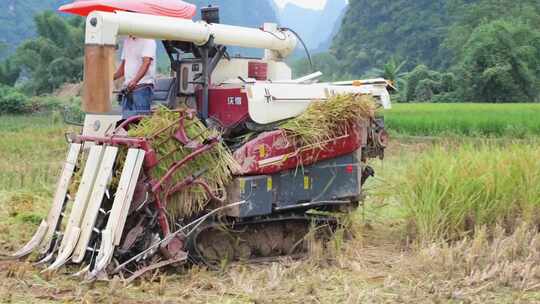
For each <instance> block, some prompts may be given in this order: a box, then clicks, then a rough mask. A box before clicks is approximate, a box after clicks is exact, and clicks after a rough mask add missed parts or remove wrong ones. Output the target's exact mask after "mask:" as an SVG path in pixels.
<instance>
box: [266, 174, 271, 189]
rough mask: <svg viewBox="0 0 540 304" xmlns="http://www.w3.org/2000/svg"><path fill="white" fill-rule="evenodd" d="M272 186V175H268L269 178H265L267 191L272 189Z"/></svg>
mask: <svg viewBox="0 0 540 304" xmlns="http://www.w3.org/2000/svg"><path fill="white" fill-rule="evenodd" d="M272 188H273V185H272V177H269V178H268V179H267V180H266V190H267V191H272Z"/></svg>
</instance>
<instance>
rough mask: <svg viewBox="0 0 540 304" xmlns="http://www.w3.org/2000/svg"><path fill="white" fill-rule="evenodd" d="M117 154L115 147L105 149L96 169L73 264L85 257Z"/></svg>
mask: <svg viewBox="0 0 540 304" xmlns="http://www.w3.org/2000/svg"><path fill="white" fill-rule="evenodd" d="M117 154H118V148H117V147H106V149H105V154H104V155H103V160H102V161H101V163H100V166H99V169H98V173H97V176H96V180H95V183H94V187H93V190H92V194H91V195H90V200H89V201H88V206H87V208H86V212H85V214H84V218H83V221H82V226H81V228H80V229H81V231H80V236H79V240H78V242H77V246H76V247H75V251H74V252H73V256H72V259H71V260H72V261H73V262H74V263H81V262H82V261H83V259H84V257H85V255H86V248H87V247H88V244H89V242H90V238H91V236H92V232H93V229H94V225H95V223H96V219H97V216H98V212H99V209H100V208H101V204H102V202H103V197H104V195H105V191H106V190H107V186H108V184H109V182H110V180H111V177H112V173H113V167H114V162H115V160H116V155H117Z"/></svg>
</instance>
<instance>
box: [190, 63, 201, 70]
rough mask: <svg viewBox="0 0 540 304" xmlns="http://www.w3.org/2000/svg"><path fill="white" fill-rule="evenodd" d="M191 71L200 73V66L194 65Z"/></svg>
mask: <svg viewBox="0 0 540 304" xmlns="http://www.w3.org/2000/svg"><path fill="white" fill-rule="evenodd" d="M191 71H192V72H198V71H199V65H198V64H194V65H192V66H191Z"/></svg>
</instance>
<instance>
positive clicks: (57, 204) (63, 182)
mask: <svg viewBox="0 0 540 304" xmlns="http://www.w3.org/2000/svg"><path fill="white" fill-rule="evenodd" d="M81 147H82V146H81V144H75V143H72V144H71V145H70V147H69V152H68V155H67V158H66V161H65V162H64V166H63V168H62V173H61V175H60V179H59V181H58V184H57V186H56V191H55V194H54V199H53V204H52V207H51V209H50V210H49V214H48V215H47V219H46V220H43V221H42V222H41V224H40V225H39V228H38V230H37V232H36V233H35V234H34V236H33V237H32V239H31V240H30V241H29V242H28V243H27V244H26V245H25V246H24V247H22V248H21V249H20V250H19V251H17V252H15V253H14V254H13V255H12V256H11V257H13V258H17V259H18V258H22V257H25V256H27V255H29V254H30V253H32V252H33V251H34V250H36V249H37V248H38V247H40V248H39V249H40V253H41V254H46V253H47V252H49V250H50V247H51V243H52V241H53V237H54V235H55V233H56V232H57V231H56V229H57V228H58V226H59V225H58V222H59V221H60V220H61V213H62V212H63V209H64V206H65V204H66V202H67V199H66V196H67V192H68V188H69V184H70V181H71V178H72V177H73V172H74V171H75V167H76V164H77V159H78V158H79V154H80V152H81Z"/></svg>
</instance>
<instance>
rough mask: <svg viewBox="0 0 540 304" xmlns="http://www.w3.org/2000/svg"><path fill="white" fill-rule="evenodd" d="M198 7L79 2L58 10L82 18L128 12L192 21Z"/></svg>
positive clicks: (146, 1)
mask: <svg viewBox="0 0 540 304" xmlns="http://www.w3.org/2000/svg"><path fill="white" fill-rule="evenodd" d="M196 9H197V7H196V6H195V5H193V4H190V3H186V2H184V1H181V0H77V1H75V2H73V3H70V4H66V5H63V6H61V7H60V8H59V9H58V10H59V11H61V12H64V13H70V14H75V15H80V16H88V14H90V13H91V12H93V11H102V12H114V11H126V12H135V13H141V14H149V15H157V16H168V17H177V18H184V19H191V18H193V16H195V13H196Z"/></svg>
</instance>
